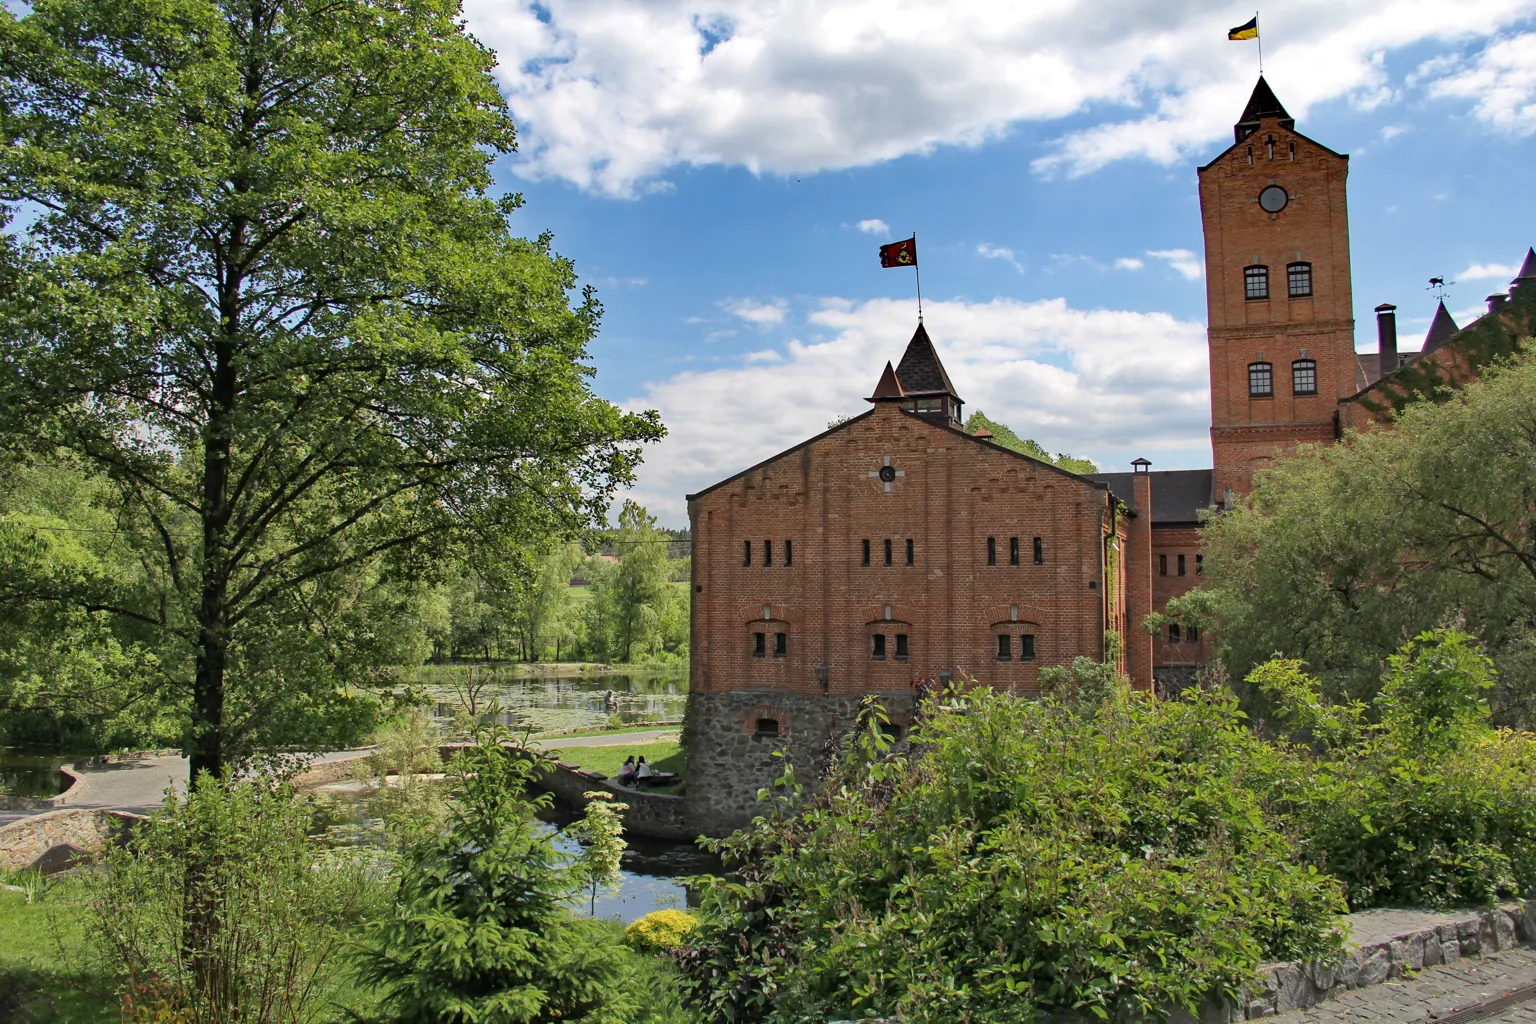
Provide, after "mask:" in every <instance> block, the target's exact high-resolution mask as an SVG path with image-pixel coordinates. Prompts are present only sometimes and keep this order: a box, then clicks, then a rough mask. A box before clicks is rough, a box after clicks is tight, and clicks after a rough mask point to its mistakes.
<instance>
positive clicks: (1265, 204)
mask: <svg viewBox="0 0 1536 1024" xmlns="http://www.w3.org/2000/svg"><path fill="white" fill-rule="evenodd" d="M1290 199H1291V197H1290V196H1288V195H1286V194H1285V189H1283V188H1281V187H1280V186H1279V185H1270V186H1269V187H1267V188H1265V189H1264V191H1262V192H1260V193H1259V206H1260V207H1261V208H1262V209H1263V210H1264V212H1265V213H1279V212H1280V211H1281V210H1283V209H1285V204H1286V203H1288V202H1290Z"/></svg>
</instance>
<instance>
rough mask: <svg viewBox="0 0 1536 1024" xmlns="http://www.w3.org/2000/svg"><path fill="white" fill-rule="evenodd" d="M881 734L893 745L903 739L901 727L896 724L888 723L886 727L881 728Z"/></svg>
mask: <svg viewBox="0 0 1536 1024" xmlns="http://www.w3.org/2000/svg"><path fill="white" fill-rule="evenodd" d="M880 732H881V733H882V734H883V735H884V736H885V738H886V739H888V740H890V741H891V742H892V743H895V742H896V741H898V740H900V739H901V726H899V725H897V724H895V723H894V722H886V723H885V724H884V725H882V726H880Z"/></svg>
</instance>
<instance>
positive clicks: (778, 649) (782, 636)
mask: <svg viewBox="0 0 1536 1024" xmlns="http://www.w3.org/2000/svg"><path fill="white" fill-rule="evenodd" d="M788 653H789V634H788V633H775V634H773V656H774V657H775V658H782V657H784V656H785V655H786V654H788Z"/></svg>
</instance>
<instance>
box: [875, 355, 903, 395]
mask: <svg viewBox="0 0 1536 1024" xmlns="http://www.w3.org/2000/svg"><path fill="white" fill-rule="evenodd" d="M904 397H906V396H905V395H903V394H902V392H901V382H900V381H899V380H897V379H896V371H895V370H892V369H891V364H890V361H889V360H887V361H886V364H885V371H884V372H883V373H881V374H880V383H878V384H876V385H875V393H874V394H872V395H870V396H869V397H868V398H866V399H865V401H866V402H890V401H896V402H899V401H901V399H902V398H904Z"/></svg>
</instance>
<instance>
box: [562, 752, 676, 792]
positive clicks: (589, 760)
mask: <svg viewBox="0 0 1536 1024" xmlns="http://www.w3.org/2000/svg"><path fill="white" fill-rule="evenodd" d="M547 749H548V752H549V753H551V754H554V755H555V756H556V757H558V758H559V759H560V760H562V761H569V762H571V763H572V764H579V765H581V766H582V767H583V768H586V769H587V770H589V771H594V772H601V773H602V774H604V775H606V776H608V777H609V778H610V779H617V778H618V777H619V768H620V767H622V766H623V764H624V759H625V758H626V757H631V756H633V757H637V758H638V757H642V756H643V757H644V758H645V759H646V760H647V761H648V762H650V765H651V767H652V768H655V769H656V770H657V771H659V772H674V773H676V775H677V776H678V778H679V780H681V781H679V782H677V783H674V784H673V785H670V786H657V787H655V788H654V789H653V788H651V787H646V791H647V792H651V793H672V794H677V793H681V792H682V791H683V786H684V784H686V782H687V779H688V774H687V767H688V762H687V759H686V755H685V754H684V753H683V747H682V744H679V743H642V744H638V745H636V746H623V745H617V746H612V747H568V748H566V749H564V750H562V749H560V748H559V747H553V748H547Z"/></svg>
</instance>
